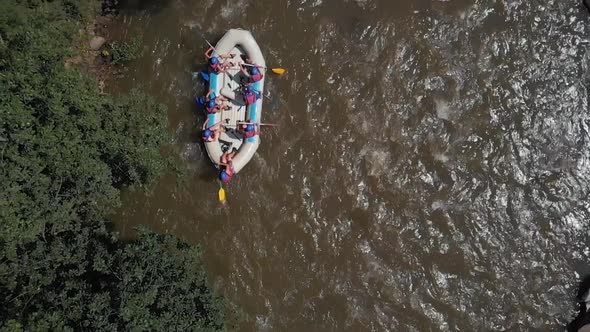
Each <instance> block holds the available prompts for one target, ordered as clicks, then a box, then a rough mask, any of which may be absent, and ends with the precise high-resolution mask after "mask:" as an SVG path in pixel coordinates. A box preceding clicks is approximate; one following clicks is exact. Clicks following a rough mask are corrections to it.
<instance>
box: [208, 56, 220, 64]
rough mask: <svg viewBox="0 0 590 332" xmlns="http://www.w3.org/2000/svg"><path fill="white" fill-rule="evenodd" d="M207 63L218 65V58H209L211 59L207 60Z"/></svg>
mask: <svg viewBox="0 0 590 332" xmlns="http://www.w3.org/2000/svg"><path fill="white" fill-rule="evenodd" d="M209 62H210V63H211V64H212V65H216V64H218V63H219V58H217V57H216V56H214V57H211V59H209Z"/></svg>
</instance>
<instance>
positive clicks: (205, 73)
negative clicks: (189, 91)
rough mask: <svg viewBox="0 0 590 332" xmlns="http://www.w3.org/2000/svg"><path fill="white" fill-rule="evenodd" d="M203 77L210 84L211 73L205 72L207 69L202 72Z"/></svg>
mask: <svg viewBox="0 0 590 332" xmlns="http://www.w3.org/2000/svg"><path fill="white" fill-rule="evenodd" d="M201 77H202V78H203V79H204V80H205V81H207V82H209V73H208V72H207V70H205V69H203V70H201Z"/></svg>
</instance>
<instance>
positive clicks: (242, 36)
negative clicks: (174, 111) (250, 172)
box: [205, 29, 266, 173]
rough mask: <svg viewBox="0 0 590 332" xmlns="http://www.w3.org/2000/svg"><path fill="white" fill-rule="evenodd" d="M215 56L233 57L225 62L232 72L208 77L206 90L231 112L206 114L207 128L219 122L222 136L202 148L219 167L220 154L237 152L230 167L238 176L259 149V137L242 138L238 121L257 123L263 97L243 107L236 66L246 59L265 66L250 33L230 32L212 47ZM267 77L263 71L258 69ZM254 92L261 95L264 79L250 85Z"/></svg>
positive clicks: (206, 143)
mask: <svg viewBox="0 0 590 332" xmlns="http://www.w3.org/2000/svg"><path fill="white" fill-rule="evenodd" d="M215 50H216V52H215V51H214V55H218V54H217V52H219V53H221V54H226V53H229V54H235V56H234V58H233V59H225V60H222V63H223V61H230V62H232V63H234V64H235V66H233V67H231V69H229V70H227V71H226V72H224V73H220V74H216V73H211V74H210V76H209V88H210V89H211V90H213V92H215V94H216V95H220V94H221V95H223V96H225V97H227V98H228V99H229V105H230V106H231V109H229V110H223V111H221V112H219V113H215V114H208V115H207V117H208V119H209V126H211V125H213V124H215V123H218V122H219V121H222V125H223V126H225V129H226V131H225V133H222V134H221V135H220V137H219V139H218V140H217V141H214V142H205V149H206V150H207V154H208V155H209V159H211V161H212V162H213V163H214V164H215V166H216V167H219V162H220V158H221V155H222V154H223V153H224V152H225V151H231V150H232V149H237V153H236V155H235V156H234V158H233V161H232V163H233V167H234V171H235V173H238V172H239V171H240V170H241V169H242V168H244V166H246V164H247V163H248V162H249V161H250V160H251V159H252V157H253V156H254V154H255V153H256V150H257V149H258V146H259V145H260V137H259V136H258V135H256V136H254V137H250V138H245V137H244V135H243V134H242V133H240V132H238V131H237V130H236V126H237V124H238V122H243V121H248V120H250V121H251V122H252V123H258V124H259V123H260V118H261V115H262V98H260V99H258V100H257V101H256V102H255V103H254V104H251V105H249V106H246V105H245V103H244V98H243V96H242V93H241V92H240V91H241V89H240V80H241V79H242V78H243V77H244V76H243V74H242V73H241V72H240V69H239V65H238V64H239V63H244V59H246V58H249V59H250V61H251V62H253V63H255V64H257V65H259V66H264V67H266V63H265V61H264V57H263V56H262V52H261V51H260V47H259V46H258V44H257V43H256V40H254V37H253V36H252V34H251V33H250V32H249V31H246V30H242V29H231V30H229V31H228V32H226V33H225V35H224V36H223V37H222V38H221V39H220V40H219V42H217V45H215ZM261 70H262V72H263V73H264V74H265V76H266V72H265V70H264V69H261ZM252 86H253V87H254V89H255V90H257V91H260V93H261V94H263V93H264V78H263V79H262V80H260V81H258V82H256V83H254V84H253V85H252Z"/></svg>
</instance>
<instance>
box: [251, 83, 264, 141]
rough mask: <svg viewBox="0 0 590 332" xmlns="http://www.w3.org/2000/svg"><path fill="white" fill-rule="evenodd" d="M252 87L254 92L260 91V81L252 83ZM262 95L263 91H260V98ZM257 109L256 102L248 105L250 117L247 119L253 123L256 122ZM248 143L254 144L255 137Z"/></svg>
mask: <svg viewBox="0 0 590 332" xmlns="http://www.w3.org/2000/svg"><path fill="white" fill-rule="evenodd" d="M253 87H254V90H256V91H260V81H258V82H256V83H254V84H253ZM263 93H264V92H263V91H260V98H262V94H263ZM261 103H262V102H261ZM257 108H258V102H256V103H254V104H252V105H250V117H249V119H250V121H252V122H254V123H256V122H258V114H257V113H256V111H257ZM248 142H250V143H254V142H256V136H254V137H250V138H248Z"/></svg>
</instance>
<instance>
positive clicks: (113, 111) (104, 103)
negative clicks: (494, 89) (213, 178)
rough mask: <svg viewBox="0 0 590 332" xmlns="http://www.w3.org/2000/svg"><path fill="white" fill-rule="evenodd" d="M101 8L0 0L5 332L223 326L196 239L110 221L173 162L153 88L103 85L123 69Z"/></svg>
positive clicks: (0, 272)
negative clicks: (127, 236)
mask: <svg viewBox="0 0 590 332" xmlns="http://www.w3.org/2000/svg"><path fill="white" fill-rule="evenodd" d="M100 5H101V3H100V2H92V1H86V0H69V1H63V2H62V1H36V2H26V3H24V4H23V3H10V2H2V3H0V72H1V75H0V114H1V117H0V121H1V125H0V138H1V139H0V153H1V158H0V183H2V188H1V189H0V220H2V222H1V223H0V294H2V296H3V298H4V301H1V302H0V329H2V330H4V329H5V330H11V331H18V330H57V331H61V330H101V331H102V330H109V331H115V330H165V329H172V330H182V331H186V330H194V329H199V328H201V329H206V330H222V329H224V328H225V327H226V326H227V318H226V312H227V311H228V310H227V307H228V304H227V302H226V301H225V300H224V299H223V298H222V297H220V296H218V295H216V294H215V293H214V292H213V291H212V289H211V288H210V287H209V285H208V281H207V277H206V269H205V267H204V265H203V263H202V261H201V251H200V249H199V247H198V246H191V245H188V244H186V243H183V242H182V241H180V240H178V239H177V238H175V237H173V236H170V235H160V234H156V233H153V232H152V231H150V230H148V229H145V228H140V229H138V230H137V232H138V236H137V237H136V239H135V240H134V241H122V240H121V239H119V238H118V234H116V233H114V232H112V230H111V222H110V220H111V215H112V213H113V211H114V210H115V209H117V208H118V207H120V206H121V201H120V195H121V191H122V190H125V189H128V188H134V189H135V191H136V192H142V191H144V190H147V189H150V188H152V187H153V185H154V184H155V183H156V182H157V181H158V179H159V178H160V177H161V176H162V174H164V173H166V172H167V171H168V170H169V169H170V167H171V165H172V162H171V161H170V159H169V158H168V157H166V156H164V155H162V154H161V152H160V151H161V150H162V149H163V148H165V147H166V146H168V145H169V144H170V141H171V136H170V133H169V132H168V130H167V116H166V107H165V106H164V105H162V104H160V103H159V102H158V101H157V100H156V99H155V98H154V97H153V96H151V95H149V94H147V93H146V92H144V91H142V90H139V89H132V90H131V91H129V92H127V93H121V94H119V95H117V96H111V95H108V94H107V93H105V91H104V83H102V88H101V83H100V82H101V81H102V82H104V78H106V77H108V75H110V73H111V72H112V70H117V68H118V67H114V66H113V65H112V64H105V63H103V62H102V61H103V60H104V58H105V55H103V54H104V53H103V52H102V51H103V50H104V45H105V42H108V39H107V38H105V40H104V42H103V41H102V40H101V41H100V43H102V44H103V45H98V44H100V43H98V42H97V39H96V37H98V34H97V31H98V30H96V29H97V24H99V25H100V24H101V23H100V22H103V21H101V20H102V19H101V18H100V17H98V16H97V13H98V10H99V8H100ZM91 41H92V45H91V44H90V43H91ZM106 57H108V55H106Z"/></svg>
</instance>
